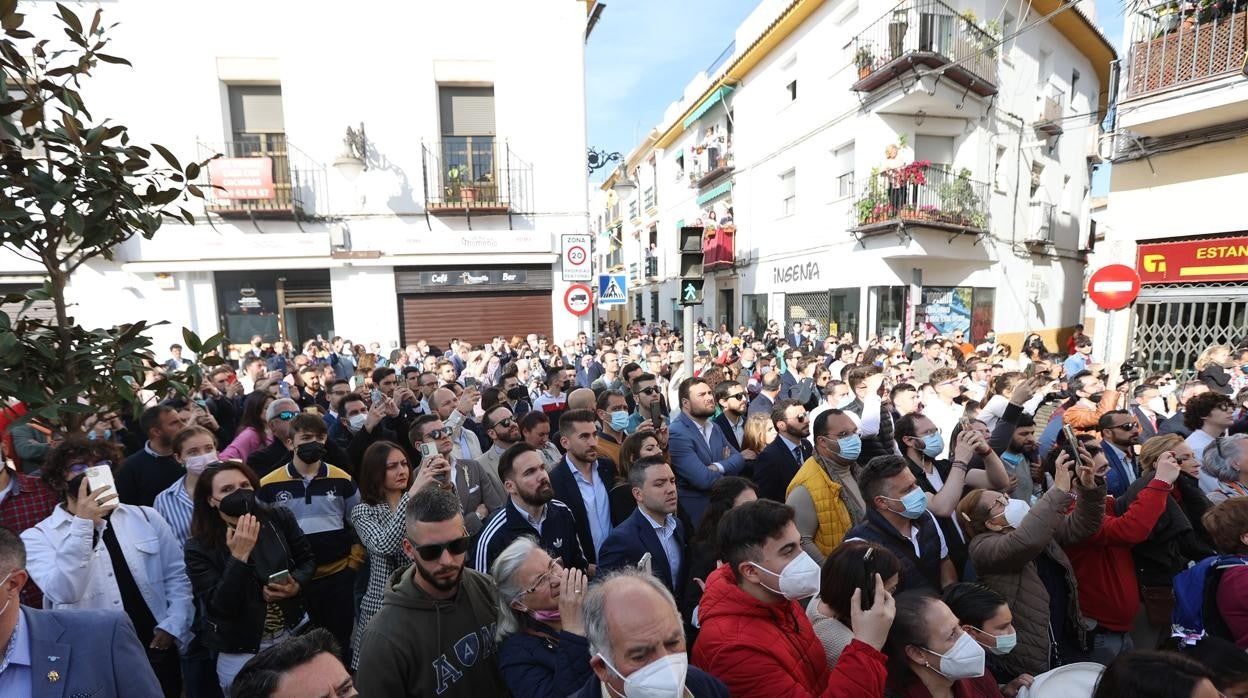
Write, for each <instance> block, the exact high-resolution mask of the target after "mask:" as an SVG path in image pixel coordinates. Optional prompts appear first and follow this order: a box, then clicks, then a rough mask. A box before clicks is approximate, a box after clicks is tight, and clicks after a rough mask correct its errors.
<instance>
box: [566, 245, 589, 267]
mask: <svg viewBox="0 0 1248 698" xmlns="http://www.w3.org/2000/svg"><path fill="white" fill-rule="evenodd" d="M588 258H589V254H588V253H587V252H585V248H584V247H581V246H580V245H573V246H572V247H569V248H568V264H571V265H572V266H578V267H579V266H580V265H582V264H584V263H585V260H586V259H588Z"/></svg>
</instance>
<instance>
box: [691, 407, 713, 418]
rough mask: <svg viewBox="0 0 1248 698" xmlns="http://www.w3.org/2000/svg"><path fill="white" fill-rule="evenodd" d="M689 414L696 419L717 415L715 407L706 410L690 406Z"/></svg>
mask: <svg viewBox="0 0 1248 698" xmlns="http://www.w3.org/2000/svg"><path fill="white" fill-rule="evenodd" d="M689 415H690V416H691V417H693V418H694V419H708V418H710V417H712V416H714V415H715V408H714V407H711V408H708V409H705V410H701V409H697V408H694V407H690V408H689Z"/></svg>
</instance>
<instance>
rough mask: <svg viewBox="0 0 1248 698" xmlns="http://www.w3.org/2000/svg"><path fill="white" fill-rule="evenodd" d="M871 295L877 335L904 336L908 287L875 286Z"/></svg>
mask: <svg viewBox="0 0 1248 698" xmlns="http://www.w3.org/2000/svg"><path fill="white" fill-rule="evenodd" d="M869 297H870V298H871V299H872V301H871V302H872V303H873V304H874V307H872V308H871V313H873V315H874V320H875V334H876V336H877V337H898V338H902V335H903V334H904V333H903V332H902V329H903V328H904V327H905V324H906V287H905V286H875V287H873V288H872V289H871V293H870V296H869ZM858 339H860V338H858Z"/></svg>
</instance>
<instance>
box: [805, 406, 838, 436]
mask: <svg viewBox="0 0 1248 698" xmlns="http://www.w3.org/2000/svg"><path fill="white" fill-rule="evenodd" d="M842 414H845V411H844V410H838V409H836V408H835V407H829V408H827V409H826V410H824V411H822V412H820V413H819V414H818V415H817V416H816V417H815V423H814V424H812V425H811V433H812V434H814V435H815V436H827V435H828V418H829V417H835V416H838V415H842Z"/></svg>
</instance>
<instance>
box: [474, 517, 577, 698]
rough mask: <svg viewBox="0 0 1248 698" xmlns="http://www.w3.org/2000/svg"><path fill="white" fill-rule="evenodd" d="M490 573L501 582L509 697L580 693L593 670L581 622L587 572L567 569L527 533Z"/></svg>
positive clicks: (502, 662)
mask: <svg viewBox="0 0 1248 698" xmlns="http://www.w3.org/2000/svg"><path fill="white" fill-rule="evenodd" d="M490 573H491V576H493V577H494V581H495V582H496V583H497V584H498V605H499V609H498V629H497V632H496V633H495V635H494V637H495V639H496V640H497V641H498V643H499V650H498V668H499V672H500V673H502V675H503V682H504V683H506V684H507V688H508V689H510V690H511V695H512V696H515V698H529V697H532V698H545V696H556V695H557V696H564V695H571V694H573V693H576V692H577V691H579V690H580V689H581V687H583V686H584V685H585V683H586V682H587V681H589V677H590V674H592V673H593V672H592V670H591V669H590V668H589V641H588V640H586V639H585V627H584V625H582V623H581V604H582V602H583V601H584V599H585V587H586V585H587V581H588V580H587V579H586V577H585V574H584V573H583V572H581V571H580V570H578V569H576V568H575V567H569V568H567V569H564V568H563V566H562V565H561V564H560V561H559V559H558V558H553V559H552V558H551V557H550V555H548V554H546V551H545V550H542V548H541V546H539V545H538V544H537V542H536V541H534V540H533V539H532V538H531V537H529V536H522V537H520V538H517V539H516V540H514V541H512V543H511V545H508V546H507V547H506V548H505V549H504V550H503V552H502V553H500V554H499V556H498V559H496V560H494V566H493V567H492V568H491V569H490Z"/></svg>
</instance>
